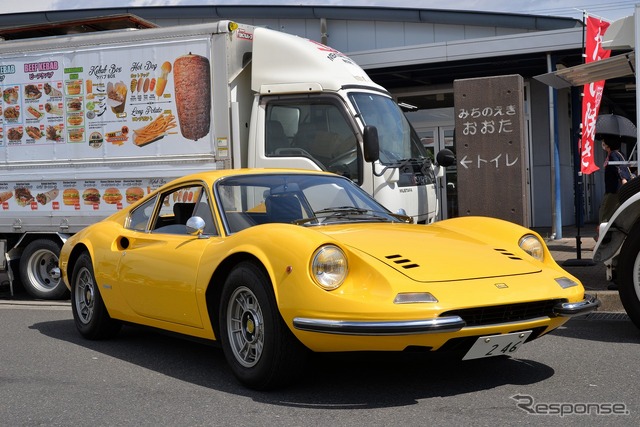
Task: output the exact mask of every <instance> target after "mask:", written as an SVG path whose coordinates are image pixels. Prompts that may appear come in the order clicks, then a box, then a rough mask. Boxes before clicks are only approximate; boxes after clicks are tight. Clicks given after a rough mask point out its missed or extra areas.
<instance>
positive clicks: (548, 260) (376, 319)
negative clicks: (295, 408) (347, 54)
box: [60, 169, 599, 389]
mask: <svg viewBox="0 0 640 427" xmlns="http://www.w3.org/2000/svg"><path fill="white" fill-rule="evenodd" d="M410 222H411V221H410V219H409V218H408V217H406V216H401V215H398V214H394V213H391V212H390V211H388V210H387V209H385V208H384V207H383V206H382V205H380V204H379V203H377V202H376V201H375V200H374V199H372V198H371V197H370V196H369V195H368V194H367V193H365V192H364V191H363V190H362V189H361V188H360V187H359V186H357V185H356V184H354V183H353V181H351V180H349V179H347V178H345V177H341V176H338V175H335V174H331V173H326V172H313V171H303V170H293V169H292V170H287V169H271V170H269V169H257V170H252V169H242V170H226V171H211V172H206V173H199V174H193V175H189V176H186V177H183V178H180V179H177V180H174V181H173V182H170V183H168V184H166V185H164V186H163V187H161V188H159V189H157V190H156V191H154V192H152V193H151V194H149V195H147V196H146V197H145V198H144V199H142V200H140V201H138V202H137V203H136V204H134V205H133V206H131V207H128V208H126V209H123V210H122V211H120V212H117V213H115V214H113V215H112V216H110V217H109V218H107V219H105V220H103V221H101V222H99V223H97V224H94V225H91V226H89V227H87V228H85V229H84V230H82V231H80V232H79V233H77V234H75V235H74V236H72V237H70V238H69V239H68V240H67V241H66V243H65V244H64V246H63V248H62V251H61V255H60V266H61V270H62V277H63V279H64V281H65V283H66V284H67V286H68V287H69V289H70V291H71V305H72V309H73V317H74V320H75V324H76V326H77V328H78V330H79V331H80V333H81V334H82V335H83V336H84V337H86V338H89V339H102V338H108V337H113V336H114V335H115V334H116V333H117V332H118V330H119V328H120V327H121V324H122V323H125V322H126V323H133V324H140V325H146V326H150V327H154V328H158V329H163V330H168V331H172V332H175V333H179V334H184V335H188V336H192V337H198V338H202V339H205V340H211V341H219V342H220V343H221V345H222V348H223V351H224V354H225V356H226V358H227V360H228V362H229V364H230V366H231V369H232V371H233V373H234V374H235V375H236V377H237V378H238V379H239V380H240V381H241V382H242V383H244V384H245V385H247V386H249V387H252V388H256V389H268V388H272V387H275V386H278V385H282V384H285V383H287V382H288V381H290V380H291V379H293V378H297V377H299V376H300V373H301V369H303V367H304V361H305V356H306V354H307V353H308V351H309V350H311V351H315V352H345V351H405V350H417V349H421V350H423V351H427V352H431V351H433V352H436V351H453V352H455V353H457V354H458V355H459V356H460V357H462V358H463V359H473V358H482V357H490V356H499V355H511V354H513V353H514V352H515V351H516V350H517V349H518V348H519V347H520V345H522V344H523V343H525V342H529V341H531V340H533V339H536V338H539V337H541V336H542V335H545V334H546V333H548V332H550V331H552V330H554V329H555V328H557V327H559V326H561V325H562V324H564V323H565V322H566V321H567V320H568V318H569V316H572V315H576V314H581V313H585V312H588V311H591V310H593V309H595V308H596V307H597V306H598V305H599V301H598V300H597V299H596V298H594V297H592V296H589V295H585V293H584V288H583V287H582V285H581V284H580V282H579V281H578V280H577V279H576V278H575V277H573V276H571V275H570V274H569V273H567V272H566V271H564V270H563V269H562V268H560V267H559V266H558V265H557V264H556V263H555V262H554V260H553V259H552V257H551V255H550V254H549V251H548V249H547V247H546V246H545V244H544V243H543V240H542V239H541V238H540V236H539V235H538V234H536V233H535V232H533V231H531V230H529V229H527V228H523V227H521V226H519V225H516V224H513V223H510V222H506V221H502V220H498V219H493V218H484V217H462V218H455V219H450V220H445V221H441V222H437V223H434V224H430V225H418V224H411V223H410Z"/></svg>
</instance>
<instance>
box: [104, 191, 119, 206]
mask: <svg viewBox="0 0 640 427" xmlns="http://www.w3.org/2000/svg"><path fill="white" fill-rule="evenodd" d="M102 200H104V202H105V203H107V204H110V205H114V204H116V203H118V202H120V201H122V194H120V190H118V189H117V188H115V187H109V188H107V189H106V190H104V194H103V195H102Z"/></svg>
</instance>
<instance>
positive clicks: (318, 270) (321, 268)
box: [311, 245, 349, 291]
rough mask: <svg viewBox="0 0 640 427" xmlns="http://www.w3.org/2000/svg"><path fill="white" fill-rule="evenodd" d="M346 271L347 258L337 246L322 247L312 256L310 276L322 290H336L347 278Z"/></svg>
mask: <svg viewBox="0 0 640 427" xmlns="http://www.w3.org/2000/svg"><path fill="white" fill-rule="evenodd" d="M348 270H349V269H348V266H347V257H346V256H345V254H344V252H342V250H341V249H340V248H338V247H337V246H334V245H327V246H323V247H321V248H319V249H318V250H317V251H316V252H315V253H314V254H313V260H312V261H311V275H312V277H313V279H314V280H315V282H316V283H317V284H318V286H320V287H321V288H322V289H325V290H327V291H332V290H334V289H338V288H339V287H340V285H342V283H343V282H344V279H345V278H346V277H347V272H348Z"/></svg>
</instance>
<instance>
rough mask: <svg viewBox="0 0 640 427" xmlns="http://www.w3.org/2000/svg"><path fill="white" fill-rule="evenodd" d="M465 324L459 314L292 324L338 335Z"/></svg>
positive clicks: (443, 328) (453, 329)
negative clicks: (415, 318) (421, 318)
mask: <svg viewBox="0 0 640 427" xmlns="http://www.w3.org/2000/svg"><path fill="white" fill-rule="evenodd" d="M465 325H466V322H465V321H464V320H462V318H461V317H459V316H448V317H438V318H435V319H424V320H403V321H388V322H381V321H380V322H357V321H349V320H324V319H308V318H302V317H296V318H295V319H293V326H294V327H295V328H296V329H299V330H301V331H309V332H321V333H325V334H340V335H413V334H427V333H434V332H440V333H443V332H456V331H459V330H460V329H462V328H464V327H465Z"/></svg>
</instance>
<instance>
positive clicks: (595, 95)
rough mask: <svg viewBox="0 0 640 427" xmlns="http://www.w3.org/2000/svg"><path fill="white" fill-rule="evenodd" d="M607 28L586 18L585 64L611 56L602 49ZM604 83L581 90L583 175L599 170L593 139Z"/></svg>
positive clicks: (581, 161) (590, 85)
mask: <svg viewBox="0 0 640 427" xmlns="http://www.w3.org/2000/svg"><path fill="white" fill-rule="evenodd" d="M607 28H609V23H608V22H605V21H602V20H601V19H598V18H593V17H587V36H586V44H585V54H586V59H585V62H586V63H589V62H594V61H599V60H601V59H605V58H608V57H609V55H611V51H610V50H606V49H602V36H603V35H604V32H605V31H606V30H607ZM604 82H605V81H604V80H600V81H597V82H591V83H589V84H586V85H584V89H583V98H582V139H581V141H580V171H581V172H582V173H584V174H590V173H592V172H595V171H597V170H598V169H599V168H598V166H596V164H595V153H594V137H595V134H596V120H597V118H598V110H599V109H600V101H601V100H602V91H603V90H604Z"/></svg>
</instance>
